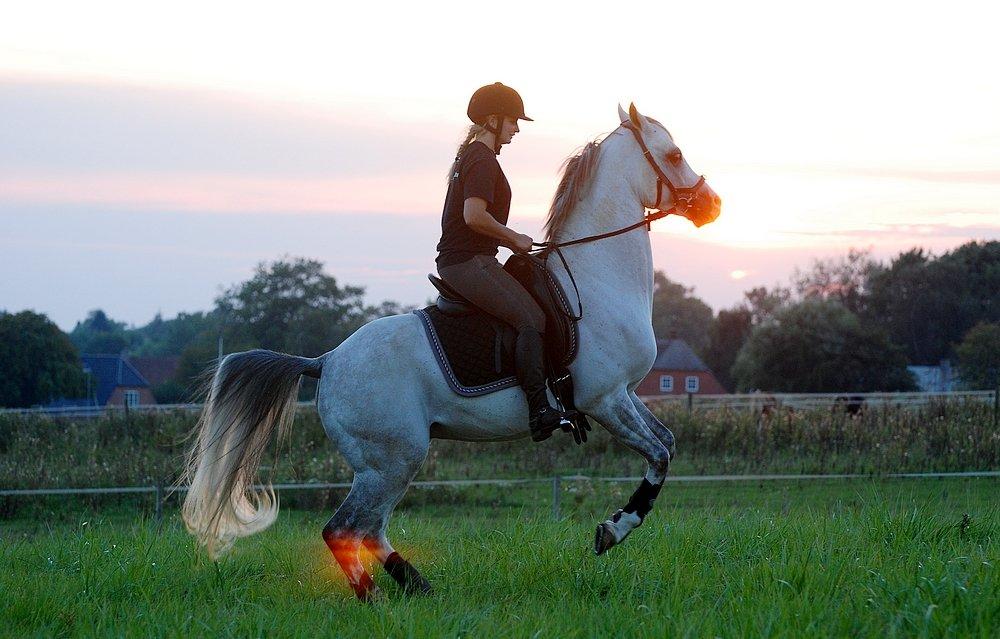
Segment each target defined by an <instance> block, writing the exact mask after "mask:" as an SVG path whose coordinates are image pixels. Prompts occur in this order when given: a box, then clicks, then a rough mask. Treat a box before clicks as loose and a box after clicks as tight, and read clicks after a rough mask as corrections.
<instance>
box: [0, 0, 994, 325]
mask: <svg viewBox="0 0 1000 639" xmlns="http://www.w3.org/2000/svg"><path fill="white" fill-rule="evenodd" d="M476 6H477V8H474V9H470V5H469V3H459V2H454V3H407V4H400V5H398V6H396V5H391V4H385V3H346V4H342V3H331V2H317V3H298V2H284V3H274V2H270V3H253V2H246V1H243V2H238V3H237V2H213V3H203V2H198V3H195V2H172V3H160V4H158V5H157V6H156V7H155V8H150V7H148V6H146V4H145V3H136V2H88V3H75V2H74V3H71V2H44V1H42V2H38V1H36V2H32V3H19V4H18V5H15V6H12V7H6V8H5V9H4V15H3V19H2V20H0V270H2V272H3V277H2V278H0V309H6V310H8V311H19V310H22V309H33V310H35V311H38V312H42V313H46V314H48V315H49V316H50V317H51V318H52V319H53V320H54V321H56V322H57V323H58V324H59V325H60V326H62V327H63V328H65V329H69V328H72V326H73V324H74V322H75V321H76V320H78V319H82V318H83V317H84V316H85V314H86V313H87V311H89V310H91V309H94V308H103V309H104V310H105V311H107V312H108V313H109V315H111V316H112V317H114V318H115V319H119V320H123V321H127V322H130V323H134V324H144V323H146V322H148V321H149V320H150V319H151V318H152V317H153V315H154V314H155V313H157V312H162V314H163V315H164V317H172V316H173V315H175V314H176V313H177V312H179V311H195V310H207V309H208V308H210V307H211V305H212V299H213V297H214V296H215V295H216V294H217V293H218V291H219V287H220V286H226V285H230V284H232V283H235V282H238V281H241V280H243V279H245V278H246V277H248V276H249V275H250V273H251V272H252V269H253V267H254V265H255V264H256V263H257V262H259V261H261V260H273V259H276V258H279V257H281V256H283V255H296V256H299V255H301V256H305V257H312V258H316V259H319V260H321V261H323V262H324V263H325V264H326V267H327V270H328V272H330V273H331V274H333V275H335V276H336V277H337V278H338V280H339V281H341V282H344V283H351V284H357V285H363V286H365V287H366V288H367V290H368V298H369V300H370V301H372V302H377V301H380V300H382V299H386V298H388V299H395V300H397V301H400V302H403V303H413V304H421V303H423V302H425V301H426V300H427V299H428V298H429V297H430V296H431V290H432V289H431V288H430V285H429V284H427V283H426V279H425V274H426V273H427V272H429V271H432V270H433V268H434V264H433V260H434V256H435V251H434V245H435V243H436V241H437V238H438V235H439V232H440V228H439V220H440V214H441V205H442V202H443V197H444V192H445V182H444V179H445V171H446V170H447V168H448V165H449V162H450V160H451V157H452V156H453V153H454V147H455V145H456V144H457V142H458V141H459V138H460V137H461V136H462V133H463V129H464V127H465V126H466V124H467V121H466V119H465V107H466V104H467V102H468V98H469V95H470V94H471V92H472V91H473V90H474V89H475V88H477V87H478V86H480V85H482V84H486V83H490V82H495V81H502V82H504V83H505V84H508V85H511V86H513V87H515V88H517V89H518V91H519V92H520V93H521V95H522V97H523V98H524V100H525V105H526V111H527V113H528V115H530V116H531V117H533V118H534V119H535V121H534V122H528V123H524V124H523V125H522V130H521V134H520V135H519V136H518V137H517V138H516V140H515V142H514V144H513V145H511V146H510V147H508V148H505V149H504V151H503V153H502V155H501V163H502V164H503V167H504V170H505V172H506V173H507V176H508V178H509V179H510V182H511V184H512V187H513V193H514V197H513V205H512V209H511V221H510V225H511V226H512V227H513V228H515V229H517V230H520V231H523V232H526V233H529V234H532V235H534V236H536V237H538V236H540V228H541V224H542V218H543V216H544V214H545V212H546V210H547V208H548V204H549V200H550V198H551V194H552V192H553V191H554V189H555V185H556V183H557V181H558V173H557V171H558V168H559V165H560V163H561V162H562V160H563V158H565V156H567V155H568V154H570V153H571V152H573V151H574V150H575V149H576V148H577V147H579V146H581V145H582V144H584V143H585V142H587V141H589V140H591V139H593V138H594V137H595V136H597V135H599V134H603V133H606V132H608V131H610V130H612V129H614V128H615V127H616V126H617V124H618V118H617V105H618V104H619V103H621V104H623V105H625V106H627V105H628V103H629V102H630V101H634V102H635V103H636V105H637V106H638V108H639V110H640V111H642V112H643V113H646V114H648V115H651V116H653V117H655V118H657V119H659V120H661V121H662V122H664V123H665V124H666V125H667V126H668V127H669V128H670V130H671V132H672V133H673V134H674V137H675V139H676V141H677V142H678V143H679V144H680V146H681V148H682V149H683V150H684V153H685V155H686V156H687V158H688V160H689V162H690V163H691V165H692V167H693V168H694V169H695V170H696V171H698V172H700V173H704V174H705V175H706V176H707V179H708V181H709V183H710V184H711V185H712V187H713V188H714V190H715V191H716V192H717V193H719V195H720V196H721V197H722V198H723V210H722V216H721V217H720V218H719V220H718V221H717V222H715V223H714V224H712V225H710V226H706V227H704V228H702V229H695V228H694V227H693V226H692V225H691V224H690V223H689V222H687V221H684V220H681V219H668V220H664V221H662V222H658V223H657V224H656V225H655V226H654V233H653V250H654V258H655V263H656V266H657V267H658V268H662V269H664V270H665V271H666V272H667V274H668V275H669V276H670V277H671V278H673V279H675V280H679V281H681V282H682V283H684V284H686V285H689V286H694V287H695V289H696V290H695V292H696V294H697V295H699V296H700V297H702V298H703V299H705V300H706V301H707V302H708V303H709V304H711V305H712V306H713V307H714V308H715V309H719V308H724V307H727V306H731V305H732V304H734V303H736V302H737V301H739V299H740V298H741V295H742V291H744V290H746V289H748V288H750V287H752V286H755V285H759V284H766V285H771V284H773V283H775V282H779V281H780V282H787V279H788V276H789V275H790V274H791V272H792V270H793V269H794V268H795V267H800V268H806V267H808V266H809V264H810V261H811V260H812V259H814V258H816V257H829V256H837V255H842V254H845V253H846V252H847V249H848V248H849V247H856V248H870V249H871V250H872V252H873V254H874V255H875V256H876V257H879V258H883V259H884V258H887V257H891V256H892V255H894V254H896V253H898V252H899V251H900V250H904V249H907V248H910V247H912V246H923V247H926V248H928V249H931V250H933V251H935V252H942V251H944V250H947V249H949V248H952V247H954V246H957V245H959V244H961V243H963V242H966V241H968V240H972V239H978V240H990V239H1000V116H998V114H1000V81H998V79H997V78H998V77H1000V73H998V70H997V64H998V61H1000V44H998V42H1000V38H998V37H997V33H996V25H997V23H998V22H997V17H998V16H997V15H996V10H995V9H992V8H991V5H990V4H988V3H965V2H951V3H948V4H947V5H940V4H939V5H936V6H937V7H938V10H934V11H932V10H930V9H924V8H920V7H919V6H917V5H916V3H886V2H838V3H823V4H820V3H803V2H755V3H732V4H730V3H714V2H684V3H674V2H669V3H668V2H662V1H661V2H655V3H649V4H644V3H625V4H611V3H599V4H590V3H566V4H557V3H539V2H531V3H527V2H504V3H481V5H476ZM480 6H481V7H482V8H478V7H480Z"/></svg>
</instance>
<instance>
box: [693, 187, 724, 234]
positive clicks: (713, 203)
mask: <svg viewBox="0 0 1000 639" xmlns="http://www.w3.org/2000/svg"><path fill="white" fill-rule="evenodd" d="M721 212H722V198H720V197H719V196H718V195H717V194H716V193H715V191H713V190H712V187H710V186H709V185H708V184H707V183H706V184H704V185H703V186H702V188H700V189H698V195H697V196H696V197H695V198H694V202H693V203H692V204H691V206H690V207H689V208H688V210H687V211H685V212H684V217H686V218H687V219H689V220H691V222H692V223H693V224H694V225H695V226H697V227H702V226H704V225H706V224H708V223H709V222H714V221H715V219H716V218H717V217H719V214H720V213H721Z"/></svg>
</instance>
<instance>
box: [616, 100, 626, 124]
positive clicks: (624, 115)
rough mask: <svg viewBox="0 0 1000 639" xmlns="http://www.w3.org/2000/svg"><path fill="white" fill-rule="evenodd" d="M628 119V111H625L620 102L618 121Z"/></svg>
mask: <svg viewBox="0 0 1000 639" xmlns="http://www.w3.org/2000/svg"><path fill="white" fill-rule="evenodd" d="M627 119H628V113H625V109H623V108H622V105H620V104H619V105H618V121H619V122H624V121H625V120H627Z"/></svg>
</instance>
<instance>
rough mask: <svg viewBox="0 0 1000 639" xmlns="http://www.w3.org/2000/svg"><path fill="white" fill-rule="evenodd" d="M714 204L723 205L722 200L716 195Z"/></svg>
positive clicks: (713, 200)
mask: <svg viewBox="0 0 1000 639" xmlns="http://www.w3.org/2000/svg"><path fill="white" fill-rule="evenodd" d="M712 202H714V203H715V205H716V206H719V205H721V204H722V198H720V197H719V196H718V195H716V196H714V197H713V198H712Z"/></svg>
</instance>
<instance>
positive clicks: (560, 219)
mask: <svg viewBox="0 0 1000 639" xmlns="http://www.w3.org/2000/svg"><path fill="white" fill-rule="evenodd" d="M601 141H602V140H601V139H600V138H599V139H597V140H594V141H593V142H588V143H587V144H586V145H585V146H584V147H583V148H582V149H580V150H579V151H577V152H576V153H574V154H573V155H571V156H569V157H568V158H566V161H565V162H563V163H562V167H560V169H561V170H562V179H561V180H560V181H559V188H557V189H556V194H555V195H554V196H553V197H552V205H551V206H550V207H549V215H548V217H547V218H546V220H545V239H546V240H548V241H551V240H553V239H554V238H555V236H556V233H558V232H559V229H561V228H562V226H563V224H565V223H566V219H567V218H568V217H569V214H570V211H572V210H573V207H575V206H576V204H577V202H579V201H580V199H581V198H583V196H584V195H585V194H586V193H587V187H588V186H590V179H591V177H593V173H594V169H595V167H596V166H597V158H598V156H599V155H600V153H599V151H600V149H601Z"/></svg>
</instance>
